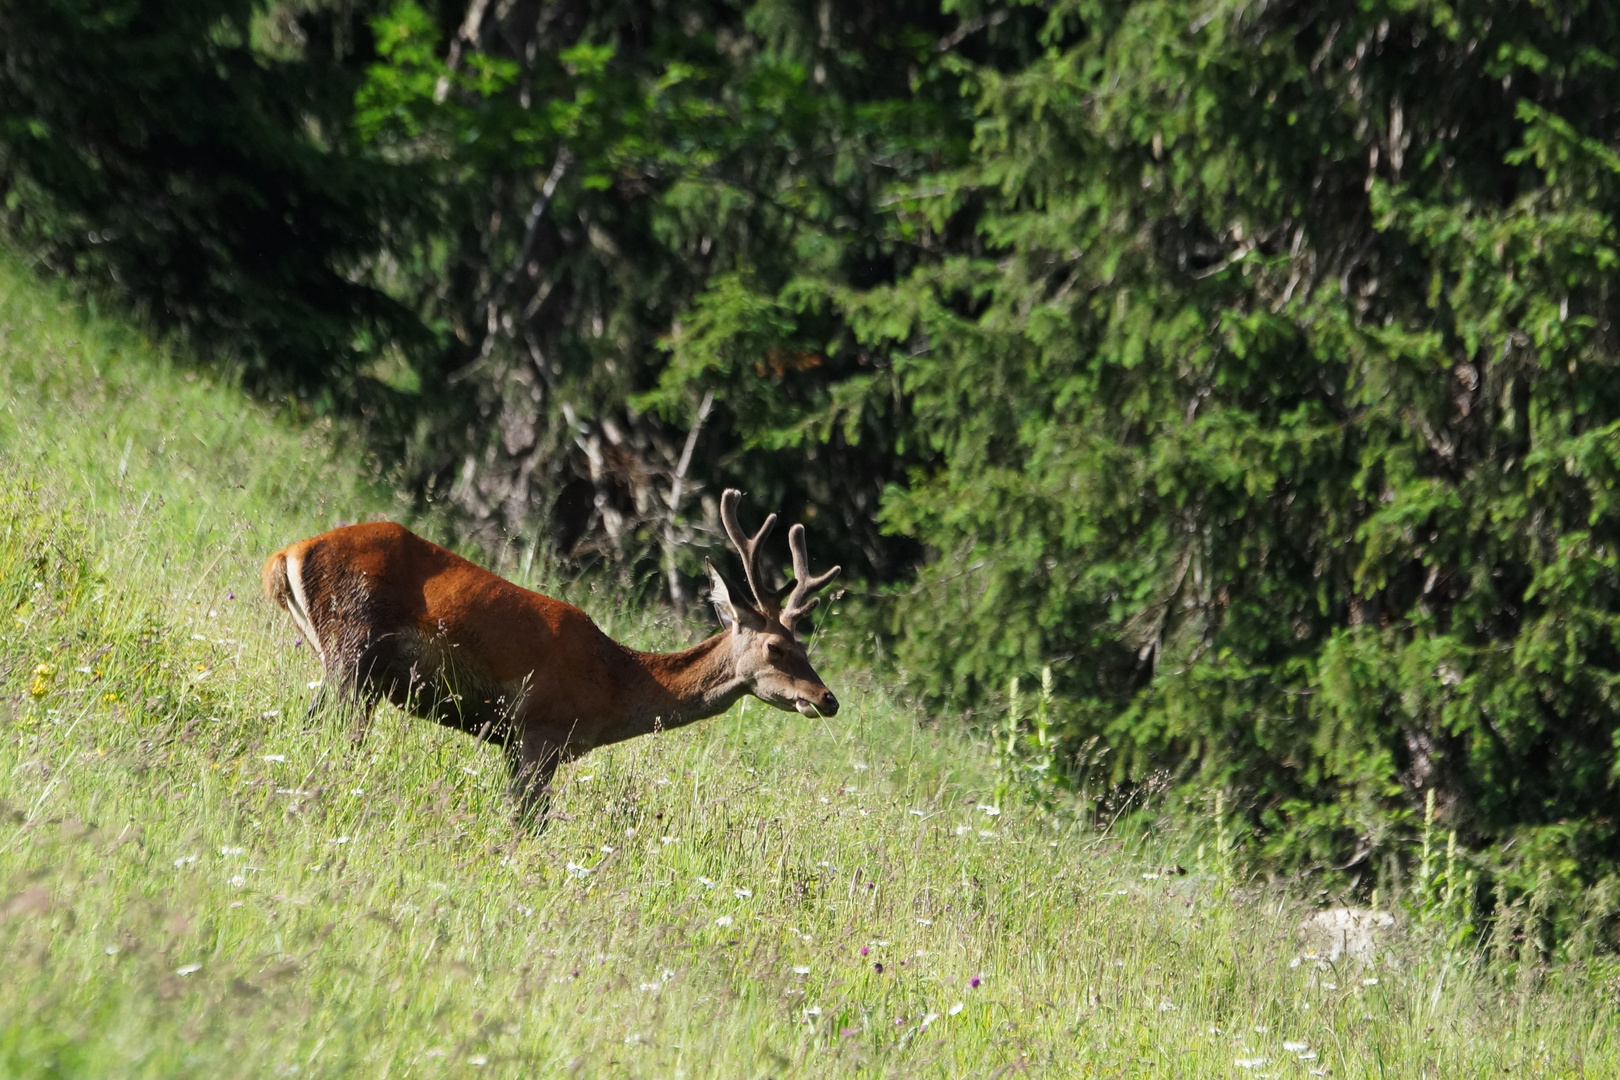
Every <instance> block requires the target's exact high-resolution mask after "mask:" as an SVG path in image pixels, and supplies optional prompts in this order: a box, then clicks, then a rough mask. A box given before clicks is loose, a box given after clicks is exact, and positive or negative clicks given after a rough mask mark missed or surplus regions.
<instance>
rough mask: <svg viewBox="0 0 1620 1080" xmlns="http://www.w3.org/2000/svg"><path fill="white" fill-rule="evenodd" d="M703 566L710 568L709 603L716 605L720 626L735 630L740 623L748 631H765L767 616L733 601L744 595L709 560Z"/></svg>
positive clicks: (715, 611)
mask: <svg viewBox="0 0 1620 1080" xmlns="http://www.w3.org/2000/svg"><path fill="white" fill-rule="evenodd" d="M703 565H704V566H706V567H708V568H709V602H710V603H712V604H713V605H714V613H715V615H716V616H718V617H719V619H720V625H721V626H724V627H725V628H726V629H727V630H733V629H735V628H736V627H737V625H738V624H739V623H741V624H742V626H743V628H744V629H746V630H763V629H764V628H765V616H763V615H761V614H760V613H759V612H757V611H755V610H754V609H753V608H751V607H749V606H748V605H747V604H745V603H743V602H742V601H741V600H733V599H732V597H733V596H742V595H744V594H743V593H742V592H741V591H739V590H738V589H737V587H736V586H735V585H732V584H731V583H730V582H728V581H727V580H726V576H725V575H724V574H722V573H721V572H720V571H719V569H717V568H716V567H715V565H714V563H712V562H710V561H709V560H708V559H704V560H703Z"/></svg>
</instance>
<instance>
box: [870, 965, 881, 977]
mask: <svg viewBox="0 0 1620 1080" xmlns="http://www.w3.org/2000/svg"><path fill="white" fill-rule="evenodd" d="M872 970H873V971H875V972H877V973H878V974H879V975H881V974H883V965H882V964H881V963H877V964H873V965H872Z"/></svg>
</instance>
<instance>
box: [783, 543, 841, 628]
mask: <svg viewBox="0 0 1620 1080" xmlns="http://www.w3.org/2000/svg"><path fill="white" fill-rule="evenodd" d="M788 548H789V549H790V550H791V551H792V552H793V591H792V593H790V594H789V596H788V601H787V604H786V606H784V607H783V608H782V625H783V626H786V627H787V628H788V629H789V630H791V629H793V623H794V621H795V620H797V619H800V618H803V617H804V616H806V615H808V614H810V612H812V611H814V610H815V607H816V605H817V604H819V603H821V597H819V596H811V595H810V594H811V593H813V592H817V591H818V590H820V589H822V588H824V587H825V586H826V584H827V582H829V581H831V580H832V579H833V578H835V577H837V576H838V571H840V570H842V569H843V567H842V566H835V567H833V568H832V569H831V570H828V571H827V572H826V573H824V574H820V575H817V576H816V577H811V576H810V555H809V553H808V551H807V550H806V549H805V544H804V526H803V525H794V526H793V528H791V529H789V530H788Z"/></svg>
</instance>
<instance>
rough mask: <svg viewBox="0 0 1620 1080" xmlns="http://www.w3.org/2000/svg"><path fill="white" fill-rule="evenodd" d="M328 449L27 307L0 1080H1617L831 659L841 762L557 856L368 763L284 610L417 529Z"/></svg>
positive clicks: (1409, 957)
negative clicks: (995, 1077)
mask: <svg viewBox="0 0 1620 1080" xmlns="http://www.w3.org/2000/svg"><path fill="white" fill-rule="evenodd" d="M334 445H335V444H334V443H333V441H332V437H331V433H329V432H324V431H322V430H319V429H303V430H297V429H294V428H293V427H291V426H289V425H288V424H285V423H283V422H282V421H281V420H279V419H278V418H277V416H276V415H275V414H274V413H273V412H271V411H268V410H266V409H265V408H263V407H261V406H258V405H255V404H252V403H251V402H249V401H248V400H246V399H245V398H244V397H243V396H242V395H241V394H239V393H238V392H236V391H235V390H234V389H232V388H231V387H229V386H222V385H214V384H212V383H211V381H210V378H209V377H208V376H205V375H202V374H199V373H198V372H196V371H190V370H187V369H185V368H183V367H177V366H175V365H174V364H172V363H170V362H169V361H168V360H167V359H165V357H164V355H163V354H162V352H161V350H158V349H155V348H153V347H152V346H150V345H149V344H147V343H145V342H143V341H142V340H140V338H139V336H138V335H137V334H135V333H134V332H133V331H131V330H129V329H128V328H125V327H123V326H120V325H118V324H117V323H115V322H110V321H107V320H103V319H97V318H93V317H89V316H87V315H86V314H85V313H84V312H83V311H81V310H79V308H78V307H77V306H76V305H75V304H73V303H71V302H70V301H68V300H67V299H65V298H64V297H63V296H62V295H61V294H59V293H57V292H54V291H52V289H51V288H50V287H49V286H47V285H43V284H41V283H40V282H38V281H36V280H33V279H32V278H31V277H30V276H29V275H28V274H27V273H26V272H25V271H24V270H22V269H20V268H18V267H17V266H16V265H14V264H9V263H0V465H3V469H0V472H3V477H0V609H3V610H0V619H3V620H4V621H5V632H4V633H3V634H0V675H3V682H0V717H3V720H4V726H3V727H0V800H3V803H4V805H3V806H0V1075H3V1076H7V1077H44V1076H59V1077H79V1076H86V1077H89V1076H94V1077H134V1076H143V1077H171V1076H198V1077H219V1076H277V1077H285V1076H300V1077H307V1076H340V1075H342V1076H349V1075H356V1076H377V1077H385V1076H410V1077H417V1076H423V1077H426V1076H440V1075H457V1076H460V1075H483V1074H490V1075H508V1076H518V1075H525V1076H527V1075H539V1076H552V1075H579V1076H625V1077H663V1078H674V1077H752V1076H822V1075H854V1074H870V1075H901V1076H911V1075H927V1076H958V1075H973V1076H986V1075H992V1074H1002V1075H1005V1074H1007V1073H1008V1071H1009V1070H1024V1069H1028V1070H1030V1071H1034V1072H1039V1073H1044V1074H1050V1075H1062V1076H1068V1075H1077V1076H1086V1075H1098V1076H1116V1075H1143V1076H1187V1077H1205V1076H1307V1075H1312V1074H1315V1075H1327V1074H1329V1073H1331V1074H1332V1075H1340V1076H1357V1077H1359V1076H1367V1077H1395V1076H1402V1077H1405V1076H1435V1077H1457V1076H1487V1075H1488V1076H1499V1075H1505V1074H1507V1073H1508V1072H1509V1071H1510V1070H1511V1073H1512V1074H1513V1075H1533V1076H1594V1077H1596V1076H1613V1075H1620V1051H1617V1047H1616V1040H1615V1037H1614V1034H1613V1031H1614V1021H1615V995H1616V981H1615V973H1614V972H1613V971H1612V970H1610V969H1606V968H1603V967H1601V966H1599V965H1597V964H1595V963H1594V964H1588V965H1585V966H1582V967H1579V968H1574V967H1566V968H1559V969H1550V970H1542V969H1536V968H1534V967H1533V966H1530V965H1522V964H1521V965H1517V966H1505V965H1499V966H1496V967H1492V966H1491V965H1490V964H1488V963H1486V962H1485V961H1483V960H1481V959H1479V958H1476V957H1475V956H1473V955H1472V954H1470V953H1466V952H1463V953H1459V952H1456V951H1453V950H1450V949H1448V948H1447V947H1446V946H1445V945H1444V943H1442V942H1438V941H1430V940H1429V939H1428V938H1427V937H1425V936H1424V935H1422V934H1421V933H1417V932H1413V933H1410V934H1408V935H1406V936H1405V937H1404V938H1401V939H1397V940H1396V941H1394V942H1393V943H1392V944H1391V946H1390V948H1388V949H1386V950H1385V951H1384V952H1383V953H1382V954H1381V955H1380V957H1379V958H1378V959H1376V960H1375V961H1373V962H1371V963H1368V964H1362V963H1359V962H1349V961H1339V962H1336V963H1329V962H1328V960H1327V959H1326V958H1325V957H1313V956H1310V955H1307V954H1306V953H1305V952H1304V951H1303V950H1304V948H1305V946H1304V945H1303V944H1302V943H1301V942H1300V941H1299V940H1298V938H1297V934H1296V928H1297V926H1298V924H1299V922H1300V920H1301V919H1302V917H1304V915H1305V914H1306V912H1305V910H1304V909H1303V908H1302V907H1301V906H1300V905H1299V903H1298V902H1296V901H1295V900H1292V899H1290V893H1289V890H1288V889H1287V888H1286V887H1285V885H1286V883H1284V884H1283V885H1279V886H1275V887H1272V886H1263V885H1258V884H1252V883H1251V884H1249V885H1246V886H1244V887H1238V886H1237V885H1236V884H1233V883H1231V882H1229V881H1228V879H1227V875H1225V874H1224V873H1222V872H1221V871H1222V869H1223V868H1221V867H1219V866H1215V865H1210V866H1194V868H1193V870H1192V872H1191V873H1184V872H1179V871H1180V868H1179V867H1174V866H1171V865H1166V864H1167V863H1169V862H1170V861H1171V859H1172V858H1173V856H1172V855H1169V854H1165V853H1166V852H1169V851H1172V850H1173V849H1174V841H1173V838H1172V839H1170V840H1166V839H1164V838H1155V837H1151V836H1150V837H1148V838H1147V839H1145V840H1133V841H1130V842H1127V841H1126V840H1124V839H1122V838H1121V837H1120V836H1118V835H1115V834H1114V833H1112V832H1110V831H1109V830H1106V829H1102V830H1099V829H1097V828H1096V827H1094V826H1093V825H1091V824H1089V823H1088V820H1087V819H1086V818H1085V817H1084V816H1083V815H1074V814H1069V815H1057V816H1054V815H1051V814H1047V813H1042V812H1039V811H1037V810H1035V809H1034V808H1029V807H1023V806H1020V805H1016V804H1013V803H1011V802H1005V803H998V802H997V797H996V795H995V792H996V790H997V784H998V781H999V779H1000V776H999V774H998V772H997V770H996V768H995V765H994V763H993V761H992V759H991V758H990V756H989V755H988V754H987V753H986V752H985V751H984V750H983V749H982V748H979V747H975V746H973V745H971V744H970V743H969V742H968V741H966V740H965V739H964V738H963V737H961V736H960V735H958V734H956V733H954V731H953V729H952V727H951V725H950V724H948V723H944V724H939V725H937V726H936V725H934V724H932V723H929V722H928V721H927V718H922V717H918V716H915V715H913V714H911V713H909V712H907V711H906V710H905V709H904V708H901V707H899V706H897V705H896V703H895V700H894V698H893V697H892V696H891V695H890V694H888V693H887V692H886V691H885V689H884V688H883V687H882V686H881V685H879V684H878V683H876V682H875V681H874V680H873V679H872V678H871V677H870V676H868V675H867V674H865V673H862V672H858V671H853V670H848V669H847V668H844V669H842V670H841V665H840V663H839V661H838V657H837V655H836V654H835V655H831V656H822V657H819V658H818V666H819V667H820V669H821V670H822V671H823V673H824V674H826V675H827V677H828V679H829V682H830V683H831V684H832V685H833V686H834V688H835V689H836V690H837V692H838V694H839V697H840V698H841V699H842V700H843V701H844V702H845V708H844V710H843V711H842V712H841V713H840V714H839V716H838V718H837V719H836V720H834V721H807V720H804V719H801V718H799V717H796V716H793V715H789V714H785V713H780V712H776V711H774V710H770V709H768V708H765V707H764V706H762V705H760V704H759V703H757V702H756V703H750V704H748V705H746V706H743V707H739V708H738V709H736V710H734V711H733V713H731V714H730V715H728V716H725V717H720V718H717V719H714V720H712V721H709V722H707V723H705V724H703V725H699V726H696V727H693V728H688V729H684V730H681V731H678V732H674V733H670V734H667V735H662V736H658V737H653V738H648V739H643V740H641V741H639V742H635V743H631V744H627V745H624V746H621V747H617V748H614V749H612V750H610V751H606V752H598V753H595V754H592V755H590V756H588V757H586V758H585V759H583V760H581V761H579V762H577V763H575V764H573V765H571V766H569V767H567V768H565V769H564V770H563V771H562V772H561V773H560V774H559V777H558V779H559V785H560V790H559V793H558V797H557V800H556V803H555V806H556V807H557V809H558V810H560V811H561V815H562V816H561V817H560V819H559V820H557V821H556V822H554V823H553V824H552V825H551V827H550V828H549V829H548V830H547V831H546V832H544V833H543V834H540V835H534V834H532V833H529V832H526V831H523V830H521V829H518V828H516V827H514V826H513V824H512V823H511V821H510V817H509V808H508V807H507V805H506V803H505V801H504V798H503V795H502V791H503V785H504V776H503V775H502V771H501V762H500V761H499V758H498V755H497V754H495V753H494V752H492V751H490V750H488V749H487V748H482V747H479V746H476V745H474V744H473V743H472V742H471V741H470V740H467V739H465V738H464V737H461V736H459V735H456V734H454V733H451V732H447V731H442V730H440V729H436V728H433V727H431V726H429V725H427V724H424V723H422V722H419V721H412V720H408V719H406V718H403V717H400V716H399V715H397V714H393V713H385V714H382V715H380V716H379V722H378V723H377V725H376V726H375V728H374V730H373V732H372V735H371V737H370V738H369V740H368V741H367V743H366V744H365V746H364V747H363V748H361V749H359V750H354V749H351V748H350V747H349V746H348V744H347V741H346V740H345V739H344V738H343V736H342V734H341V732H340V731H339V730H338V724H339V722H340V721H339V718H336V717H330V716H327V717H317V718H316V721H315V722H314V723H312V724H306V722H305V720H304V715H303V714H304V707H305V704H306V701H307V699H308V697H309V694H310V691H309V689H308V687H307V685H306V684H307V683H309V682H310V681H312V680H314V679H315V678H317V676H318V671H317V668H316V666H315V664H314V662H313V660H312V659H311V657H310V656H309V654H308V652H307V651H306V650H303V649H301V648H300V647H299V646H298V645H296V644H295V640H294V639H295V633H294V631H293V630H292V628H291V626H290V624H289V623H287V622H286V621H285V619H284V618H282V617H280V616H278V615H277V614H276V613H275V612H273V611H270V610H269V609H268V606H267V605H266V604H265V603H264V602H263V601H262V600H261V599H260V598H259V595H258V589H257V574H258V567H259V564H260V562H261V561H262V559H263V557H264V555H265V554H266V553H267V552H268V551H270V550H272V549H273V548H275V547H277V546H280V545H281V544H284V543H286V542H287V541H289V540H291V539H294V538H296V537H298V536H302V535H307V534H309V533H312V532H315V531H318V530H320V529H323V528H326V527H329V526H331V525H333V524H335V523H337V522H339V521H345V520H357V519H362V518H366V517H371V516H375V515H379V514H389V513H393V514H400V513H402V512H403V506H402V504H396V503H395V502H394V501H393V500H392V497H391V496H390V494H389V493H388V492H387V491H386V490H385V489H384V488H382V487H380V486H378V485H376V484H373V483H367V482H365V481H364V480H363V479H359V478H357V477H362V476H364V475H367V470H365V469H364V468H363V467H359V466H356V465H354V464H353V463H352V461H351V459H350V458H348V457H345V456H344V455H343V454H342V453H341V452H339V451H338V450H335V449H334ZM419 524H422V527H424V528H428V529H431V527H432V523H431V522H428V523H419ZM530 584H535V585H537V586H542V587H544V586H546V584H547V583H544V582H530ZM551 584H553V585H555V584H557V583H551ZM574 591H575V595H574V596H573V597H572V598H573V599H575V600H576V601H578V602H580V603H581V604H583V605H584V606H585V607H586V608H587V609H588V610H590V611H591V612H592V614H593V615H595V616H596V617H597V618H598V619H599V621H601V622H602V623H603V624H604V626H605V627H606V628H607V629H608V630H609V632H611V633H614V634H615V635H617V636H619V637H621V638H623V639H625V640H628V641H630V642H632V643H633V644H636V645H638V646H641V647H654V646H672V645H677V644H680V643H683V642H685V641H688V640H691V639H692V638H693V637H694V636H696V635H698V634H701V633H704V632H706V630H705V628H703V627H698V626H690V625H686V624H683V623H680V622H678V621H676V620H673V619H672V618H670V617H667V616H655V615H652V614H648V613H645V612H637V611H633V610H629V609H627V608H626V606H625V605H624V604H622V603H620V602H618V601H617V600H616V598H615V597H614V596H612V595H610V594H609V593H608V591H607V590H606V589H605V588H604V589H601V590H599V591H598V592H595V593H593V592H592V591H591V590H590V589H589V588H588V587H583V586H581V587H576V589H575V590H574Z"/></svg>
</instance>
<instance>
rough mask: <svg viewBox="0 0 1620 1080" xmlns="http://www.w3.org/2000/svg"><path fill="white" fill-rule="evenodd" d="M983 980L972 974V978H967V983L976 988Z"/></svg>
mask: <svg viewBox="0 0 1620 1080" xmlns="http://www.w3.org/2000/svg"><path fill="white" fill-rule="evenodd" d="M983 981H984V980H983V979H981V978H979V977H978V976H977V975H975V976H973V978H971V979H969V980H968V985H969V986H971V987H973V989H975V990H977V989H978V988H979V984H980V983H981V982H983Z"/></svg>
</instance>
